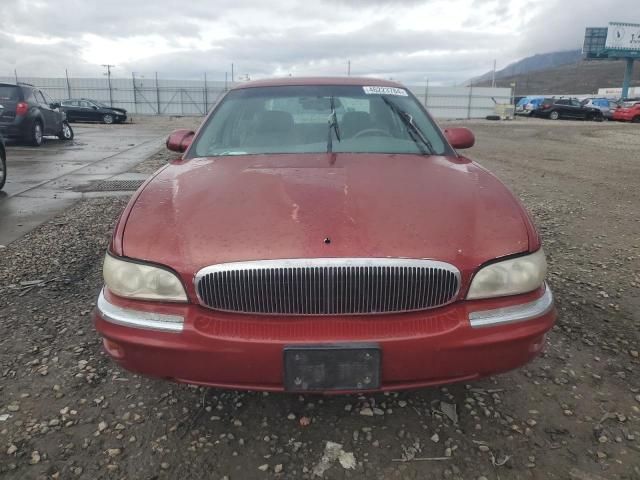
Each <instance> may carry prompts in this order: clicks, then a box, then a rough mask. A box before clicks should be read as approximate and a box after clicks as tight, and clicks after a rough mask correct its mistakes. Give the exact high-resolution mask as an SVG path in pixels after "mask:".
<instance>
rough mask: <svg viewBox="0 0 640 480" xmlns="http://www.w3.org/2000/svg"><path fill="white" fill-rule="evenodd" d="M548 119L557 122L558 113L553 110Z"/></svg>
mask: <svg viewBox="0 0 640 480" xmlns="http://www.w3.org/2000/svg"><path fill="white" fill-rule="evenodd" d="M549 118H550V119H551V120H558V119H559V118H560V112H558V111H557V110H554V111H553V112H551V113H550V114H549Z"/></svg>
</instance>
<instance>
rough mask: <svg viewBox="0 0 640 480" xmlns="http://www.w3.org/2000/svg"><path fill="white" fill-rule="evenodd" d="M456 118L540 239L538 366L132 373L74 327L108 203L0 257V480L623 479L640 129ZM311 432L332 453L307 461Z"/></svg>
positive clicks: (638, 403)
mask: <svg viewBox="0 0 640 480" xmlns="http://www.w3.org/2000/svg"><path fill="white" fill-rule="evenodd" d="M467 125H468V126H471V127H472V128H473V129H474V131H475V133H476V135H477V138H478V145H477V146H476V147H475V148H474V149H473V150H471V151H470V156H473V157H475V158H476V159H478V160H479V161H480V162H481V163H482V164H483V165H485V166H486V167H488V168H489V169H490V170H492V171H494V172H496V173H497V174H498V175H499V176H500V177H501V178H502V179H503V180H504V181H505V182H506V183H507V184H508V185H510V186H511V187H512V188H513V190H514V191H515V192H516V193H517V194H518V195H520V197H521V198H522V199H523V201H524V202H525V204H526V205H527V206H528V208H529V209H530V210H531V211H532V212H533V214H534V216H535V218H536V220H537V223H538V225H539V227H540V229H541V231H542V234H543V238H544V244H545V249H546V251H547V254H548V258H549V262H550V282H551V284H552V287H553V289H554V291H555V294H556V297H557V305H558V310H559V313H560V320H559V323H558V325H557V326H556V327H555V328H554V330H553V331H552V332H551V334H550V335H549V338H548V345H547V348H546V353H545V354H544V355H543V356H541V357H540V358H539V359H537V360H536V361H534V362H533V363H532V364H530V365H529V366H528V367H527V368H524V369H521V370H519V371H515V372H511V373H508V374H505V375H501V376H499V377H496V378H489V379H485V380H483V381H478V382H476V383H473V384H470V385H452V386H448V387H446V388H440V389H426V390H421V391H416V392H405V393H400V394H390V395H382V394H381V395H375V396H372V397H371V396H366V397H359V396H332V397H319V396H292V395H284V394H278V395H274V394H270V395H266V394H256V393H244V392H233V391H221V390H215V389H202V388H196V387H190V386H184V385H175V384H171V383H167V382H164V381H160V380H154V379H148V378H140V377H138V376H135V375H132V374H129V373H127V372H125V371H122V370H120V369H119V368H118V367H116V366H115V365H114V364H113V363H112V362H111V361H110V360H109V359H107V358H106V357H105V356H104V354H103V353H102V350H101V346H100V340H99V339H98V337H97V335H96V333H95V332H94V330H93V327H92V325H91V320H90V312H91V310H92V308H93V307H94V304H95V303H94V302H95V299H96V296H97V294H98V291H99V289H100V286H101V278H100V264H101V260H102V256H103V254H104V250H105V247H106V244H107V241H108V238H109V234H110V230H111V228H112V225H113V223H114V221H115V218H116V216H117V214H118V213H119V211H120V209H121V208H122V207H123V206H124V200H123V199H122V198H104V199H94V200H90V201H85V202H81V203H78V204H76V206H75V207H73V208H71V209H70V210H67V211H66V212H65V213H63V214H61V215H59V216H58V217H56V218H55V219H53V220H52V221H50V222H48V223H46V224H44V225H43V226H41V227H39V228H38V229H36V230H34V231H33V232H31V233H30V234H28V235H27V236H25V237H23V238H22V239H20V240H18V241H16V242H14V243H12V244H10V245H8V246H7V247H6V248H3V249H2V250H0V477H1V478H7V479H21V480H22V479H31V478H61V479H67V478H86V479H100V478H118V479H121V478H122V479H124V478H126V479H156V478H158V479H163V478H167V479H169V478H185V479H186V478H207V479H209V478H211V479H221V478H230V479H252V478H259V479H263V478H287V479H289V478H319V477H318V476H315V477H314V475H318V474H320V473H321V471H322V470H323V468H325V467H328V468H327V469H326V471H324V473H323V475H324V478H367V479H387V478H407V479H424V478H429V479H431V478H445V479H449V478H451V479H455V478H461V479H498V478H499V479H522V478H525V479H526V478H531V479H582V480H597V479H602V478H606V479H614V478H621V479H622V478H624V479H640V358H639V353H638V350H640V346H639V342H638V340H639V338H640V333H639V332H640V313H639V312H640V191H639V188H638V182H639V180H640V129H638V127H637V126H636V125H620V124H610V123H609V124H590V123H581V122H550V121H535V120H534V121H527V120H519V121H516V122H510V123H490V122H480V121H478V122H468V124H467ZM164 158H165V156H164V155H158V156H156V157H155V158H153V159H150V160H149V161H148V162H147V163H146V164H145V165H142V166H139V167H138V168H137V171H140V172H147V171H150V170H151V169H152V167H153V165H158V164H161V162H163V161H164ZM454 406H455V415H454V414H453V408H454ZM365 413H367V414H369V413H373V415H371V416H369V415H365ZM456 417H457V418H456ZM307 423H308V425H307ZM328 441H329V442H336V443H339V444H341V445H342V448H340V447H335V446H332V445H331V444H329V447H330V448H329V449H328V451H327V455H326V457H325V461H324V462H323V459H322V457H323V454H324V453H325V451H326V450H327V442H328ZM332 447H333V450H332ZM350 454H352V455H353V458H352V457H351V455H350ZM336 457H339V458H336ZM352 460H355V465H353V466H354V469H347V468H345V467H349V466H351V465H350V462H351V461H352ZM398 460H404V461H398ZM342 464H344V466H343V465H342Z"/></svg>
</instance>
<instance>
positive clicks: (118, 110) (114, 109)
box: [104, 107, 127, 114]
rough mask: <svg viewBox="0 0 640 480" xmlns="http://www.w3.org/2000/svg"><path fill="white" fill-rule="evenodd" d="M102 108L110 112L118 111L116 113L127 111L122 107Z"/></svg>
mask: <svg viewBox="0 0 640 480" xmlns="http://www.w3.org/2000/svg"><path fill="white" fill-rule="evenodd" d="M104 110H106V111H111V112H114V113H118V114H124V113H127V111H126V110H125V109H124V108H115V107H108V108H105V109H104Z"/></svg>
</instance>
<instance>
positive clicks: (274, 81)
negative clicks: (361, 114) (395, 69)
mask: <svg viewBox="0 0 640 480" xmlns="http://www.w3.org/2000/svg"><path fill="white" fill-rule="evenodd" d="M302 85H355V86H358V85H360V86H364V85H367V86H372V87H397V88H406V87H404V85H402V84H400V83H398V82H393V81H391V80H381V79H379V78H368V77H285V78H271V79H264V80H253V81H251V82H246V83H240V84H238V85H235V86H234V87H233V88H232V89H231V90H240V89H243V88H256V87H284V86H302Z"/></svg>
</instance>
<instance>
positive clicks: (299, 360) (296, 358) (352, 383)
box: [284, 343, 381, 392]
mask: <svg viewBox="0 0 640 480" xmlns="http://www.w3.org/2000/svg"><path fill="white" fill-rule="evenodd" d="M380 365H381V351H380V348H379V347H378V345H376V344H370V343H367V344H334V345H295V346H287V347H285V349H284V385H285V389H286V390H288V391H292V392H309V391H330V390H337V391H339V390H349V391H351V390H371V389H377V388H379V387H380Z"/></svg>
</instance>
